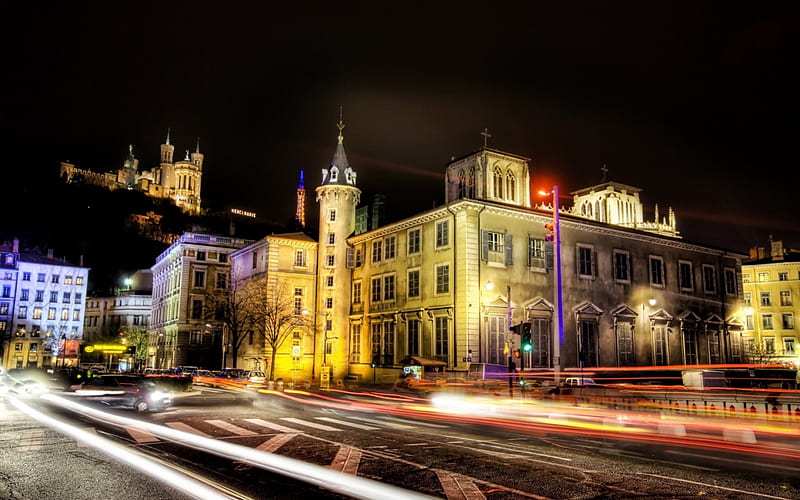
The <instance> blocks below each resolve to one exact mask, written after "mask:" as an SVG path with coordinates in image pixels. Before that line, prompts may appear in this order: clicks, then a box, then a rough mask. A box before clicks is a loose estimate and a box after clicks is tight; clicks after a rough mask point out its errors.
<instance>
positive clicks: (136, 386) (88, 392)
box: [70, 375, 172, 413]
mask: <svg viewBox="0 0 800 500" xmlns="http://www.w3.org/2000/svg"><path fill="white" fill-rule="evenodd" d="M70 391H71V392H74V393H75V395H77V396H81V397H86V398H90V399H92V400H95V401H99V402H101V403H103V404H106V405H109V406H122V407H128V408H133V409H134V410H136V411H137V412H139V413H142V412H146V411H149V410H166V409H167V408H169V406H170V405H171V404H172V394H171V393H169V392H166V391H162V390H160V389H159V388H158V387H157V386H156V384H155V383H154V382H153V381H152V380H148V379H147V378H145V377H141V376H138V375H100V376H98V377H93V378H90V379H88V380H87V381H85V382H83V383H80V384H75V385H72V386H71V387H70Z"/></svg>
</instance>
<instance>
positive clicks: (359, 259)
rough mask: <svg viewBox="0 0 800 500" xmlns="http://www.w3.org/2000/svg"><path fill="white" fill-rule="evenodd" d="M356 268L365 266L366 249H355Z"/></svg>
mask: <svg viewBox="0 0 800 500" xmlns="http://www.w3.org/2000/svg"><path fill="white" fill-rule="evenodd" d="M354 260H355V267H361V266H362V265H363V264H364V249H363V247H358V248H356V249H355V259H354Z"/></svg>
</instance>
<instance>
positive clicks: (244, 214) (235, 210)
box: [231, 208, 256, 219]
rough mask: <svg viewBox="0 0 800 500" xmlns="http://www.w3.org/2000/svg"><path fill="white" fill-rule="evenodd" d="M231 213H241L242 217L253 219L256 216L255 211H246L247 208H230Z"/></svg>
mask: <svg viewBox="0 0 800 500" xmlns="http://www.w3.org/2000/svg"><path fill="white" fill-rule="evenodd" d="M231 213H232V214H233V215H241V216H242V217H251V218H253V219H255V218H256V213H255V212H248V211H247V210H242V209H240V208H231Z"/></svg>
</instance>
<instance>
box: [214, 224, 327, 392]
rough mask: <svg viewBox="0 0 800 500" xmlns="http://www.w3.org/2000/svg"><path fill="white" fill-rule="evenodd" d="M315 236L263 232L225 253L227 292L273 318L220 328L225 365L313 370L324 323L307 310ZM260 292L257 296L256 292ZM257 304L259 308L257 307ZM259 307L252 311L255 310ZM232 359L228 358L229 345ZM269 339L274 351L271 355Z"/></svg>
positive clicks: (304, 373) (304, 376) (303, 376)
mask: <svg viewBox="0 0 800 500" xmlns="http://www.w3.org/2000/svg"><path fill="white" fill-rule="evenodd" d="M317 247H318V245H317V242H316V241H315V240H314V239H313V238H311V237H310V236H308V235H307V234H305V233H287V234H279V235H270V236H266V237H264V238H262V239H260V240H258V241H255V242H253V243H251V244H249V245H247V246H245V247H243V248H241V249H239V250H236V251H235V252H232V253H231V256H230V260H231V293H240V294H245V296H240V299H239V303H241V304H244V303H246V302H250V303H251V304H252V302H251V301H253V300H255V301H257V302H258V303H259V304H262V305H263V306H265V307H266V308H268V309H269V310H270V312H271V313H272V318H274V320H267V321H265V322H264V323H261V324H254V325H247V326H246V327H244V328H245V331H239V332H237V333H233V332H230V331H228V332H226V335H225V337H226V342H225V346H226V351H227V353H229V354H228V355H227V359H229V360H230V363H231V364H230V365H229V366H235V367H239V368H246V369H251V370H264V371H267V372H269V371H270V364H271V363H272V362H273V359H274V363H275V373H278V374H279V375H278V376H279V377H282V378H284V380H287V381H288V380H311V379H313V378H314V377H315V376H316V373H315V367H316V366H317V363H316V362H315V358H316V357H317V356H318V355H320V353H319V352H318V351H316V349H315V345H316V339H317V336H318V334H320V332H323V328H324V325H323V324H321V321H315V319H316V316H315V315H314V314H312V313H313V311H314V304H315V303H316V293H317ZM262 295H263V296H262ZM257 309H261V308H259V307H257ZM263 312H264V311H256V313H257V315H259V316H261V314H259V313H262V314H263ZM320 319H321V318H320ZM234 343H237V345H236V348H235V356H236V361H235V363H234V362H233V356H234V346H233V344H234ZM272 343H274V344H275V346H276V348H277V349H276V350H275V356H274V358H273V356H272V354H273V353H272V345H271V344H272Z"/></svg>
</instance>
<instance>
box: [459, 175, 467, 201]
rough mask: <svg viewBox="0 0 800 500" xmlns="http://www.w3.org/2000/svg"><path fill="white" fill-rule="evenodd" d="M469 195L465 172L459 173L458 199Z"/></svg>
mask: <svg viewBox="0 0 800 500" xmlns="http://www.w3.org/2000/svg"><path fill="white" fill-rule="evenodd" d="M466 194H467V182H466V179H465V176H464V171H463V170H459V171H458V197H459V198H464V197H465V196H466Z"/></svg>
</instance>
